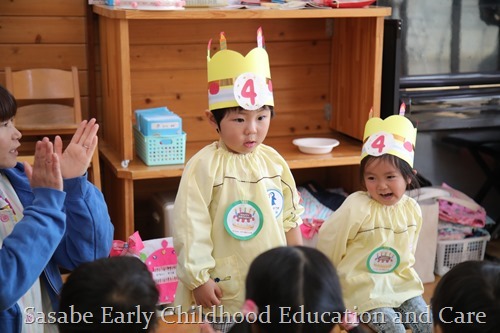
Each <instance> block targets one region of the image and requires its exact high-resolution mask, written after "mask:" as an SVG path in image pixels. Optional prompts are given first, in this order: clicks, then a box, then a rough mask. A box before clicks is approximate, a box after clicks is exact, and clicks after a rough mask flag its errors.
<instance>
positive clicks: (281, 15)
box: [94, 5, 391, 20]
mask: <svg viewBox="0 0 500 333" xmlns="http://www.w3.org/2000/svg"><path fill="white" fill-rule="evenodd" d="M94 12H95V13H97V14H99V15H101V16H104V17H108V18H111V19H126V20H134V19H135V20H142V19H148V20H155V19H159V20H165V19H169V20H175V19H179V20H190V19H191V20H200V19H201V20H210V19H217V20H221V19H231V20H233V19H288V18H291V19H295V18H342V17H349V18H352V17H375V16H388V15H391V8H390V7H376V6H371V7H365V8H342V9H340V8H332V9H318V10H314V9H304V10H280V9H259V10H250V9H244V10H243V9H242V10H235V9H224V8H186V9H185V10H171V11H161V10H152V11H146V10H144V11H143V10H127V9H122V8H115V7H112V6H105V5H94Z"/></svg>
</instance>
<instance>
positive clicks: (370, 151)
mask: <svg viewBox="0 0 500 333" xmlns="http://www.w3.org/2000/svg"><path fill="white" fill-rule="evenodd" d="M416 138H417V129H416V128H414V127H413V124H412V123H411V121H410V120H409V119H408V118H406V117H405V116H403V115H393V116H389V117H387V118H386V119H384V120H382V119H380V118H377V117H373V118H370V119H368V121H367V122H366V125H365V133H364V135H363V148H362V150H361V158H362V159H363V158H365V157H366V156H367V155H371V156H380V155H383V154H391V155H394V156H397V157H399V158H401V159H403V160H404V161H406V162H408V164H409V165H410V166H411V167H412V168H413V158H414V155H415V151H414V148H415V141H416Z"/></svg>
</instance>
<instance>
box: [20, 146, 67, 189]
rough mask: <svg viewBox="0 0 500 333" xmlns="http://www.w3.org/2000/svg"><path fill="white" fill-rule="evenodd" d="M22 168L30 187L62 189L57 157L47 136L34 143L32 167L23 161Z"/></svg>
mask: <svg viewBox="0 0 500 333" xmlns="http://www.w3.org/2000/svg"><path fill="white" fill-rule="evenodd" d="M24 169H25V172H26V176H27V177H28V179H29V181H30V185H31V187H32V188H35V187H48V188H53V189H56V190H59V191H62V190H63V179H62V175H61V166H60V163H59V158H58V156H57V155H56V154H55V153H53V145H52V142H50V141H49V139H48V138H43V140H42V141H38V142H37V143H36V147H35V160H34V162H33V167H31V165H30V164H29V163H27V162H24Z"/></svg>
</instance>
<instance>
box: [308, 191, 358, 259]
mask: <svg viewBox="0 0 500 333" xmlns="http://www.w3.org/2000/svg"><path fill="white" fill-rule="evenodd" d="M363 201H365V195H364V194H363V193H362V192H355V193H353V194H351V195H350V196H349V197H347V198H346V200H345V201H344V203H343V204H342V205H341V206H340V207H339V209H337V210H336V211H335V212H334V213H332V214H331V215H330V217H328V218H327V219H326V220H325V222H323V224H322V225H321V228H320V229H319V232H318V243H317V248H318V250H320V251H321V252H323V253H324V254H325V255H326V256H327V257H328V258H330V260H331V261H332V263H333V264H334V266H335V267H337V266H338V264H339V263H340V261H341V260H342V258H343V257H344V256H345V254H346V249H347V244H348V242H349V241H350V240H352V239H354V237H355V236H356V234H357V233H358V230H359V228H360V226H361V225H362V223H363V220H364V218H365V216H366V214H367V212H366V210H365V209H362V207H363V206H366V205H364V204H363Z"/></svg>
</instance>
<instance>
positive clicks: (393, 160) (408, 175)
mask: <svg viewBox="0 0 500 333" xmlns="http://www.w3.org/2000/svg"><path fill="white" fill-rule="evenodd" d="M374 161H386V162H388V163H390V164H392V165H393V166H394V167H395V168H396V169H398V170H399V171H400V172H401V175H402V176H403V177H404V178H405V179H410V183H409V184H408V186H407V187H406V189H407V190H413V189H417V188H420V182H419V180H418V178H417V175H416V174H415V173H414V172H413V169H412V167H411V166H410V165H409V164H408V162H406V161H405V160H403V159H401V158H399V157H397V156H394V155H391V154H383V155H380V156H372V155H368V156H365V157H364V158H363V159H362V160H361V164H360V167H359V177H360V180H361V184H362V185H363V186H364V187H365V188H366V185H365V179H364V174H365V169H366V166H367V165H368V164H370V163H372V162H374Z"/></svg>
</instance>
